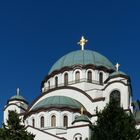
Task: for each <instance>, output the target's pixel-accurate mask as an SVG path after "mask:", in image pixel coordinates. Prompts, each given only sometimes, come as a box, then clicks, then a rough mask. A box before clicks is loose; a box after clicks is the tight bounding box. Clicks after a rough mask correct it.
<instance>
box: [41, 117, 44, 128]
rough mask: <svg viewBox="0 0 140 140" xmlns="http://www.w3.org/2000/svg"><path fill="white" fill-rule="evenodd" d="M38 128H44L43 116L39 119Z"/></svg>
mask: <svg viewBox="0 0 140 140" xmlns="http://www.w3.org/2000/svg"><path fill="white" fill-rule="evenodd" d="M40 127H41V128H43V127H44V117H43V116H42V117H41V118H40Z"/></svg>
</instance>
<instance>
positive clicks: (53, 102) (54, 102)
mask: <svg viewBox="0 0 140 140" xmlns="http://www.w3.org/2000/svg"><path fill="white" fill-rule="evenodd" d="M48 107H56V108H60V107H69V108H73V109H79V110H80V108H81V107H82V104H81V103H79V102H78V101H76V100H74V99H72V98H69V97H66V96H52V97H48V98H46V99H43V100H41V101H40V102H38V103H37V104H36V105H35V106H34V107H33V109H32V110H36V109H40V108H48Z"/></svg>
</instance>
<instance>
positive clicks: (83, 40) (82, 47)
mask: <svg viewBox="0 0 140 140" xmlns="http://www.w3.org/2000/svg"><path fill="white" fill-rule="evenodd" d="M87 42H88V40H86V39H85V38H84V36H82V37H81V40H80V41H79V42H78V45H80V46H81V50H84V47H85V44H86V43H87Z"/></svg>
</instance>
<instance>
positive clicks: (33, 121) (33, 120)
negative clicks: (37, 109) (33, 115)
mask: <svg viewBox="0 0 140 140" xmlns="http://www.w3.org/2000/svg"><path fill="white" fill-rule="evenodd" d="M32 126H33V127H35V119H32Z"/></svg>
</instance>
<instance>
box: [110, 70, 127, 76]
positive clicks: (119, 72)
mask: <svg viewBox="0 0 140 140" xmlns="http://www.w3.org/2000/svg"><path fill="white" fill-rule="evenodd" d="M117 75H124V76H127V74H125V73H124V72H122V71H115V72H113V73H111V74H110V75H109V77H113V76H117Z"/></svg>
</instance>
